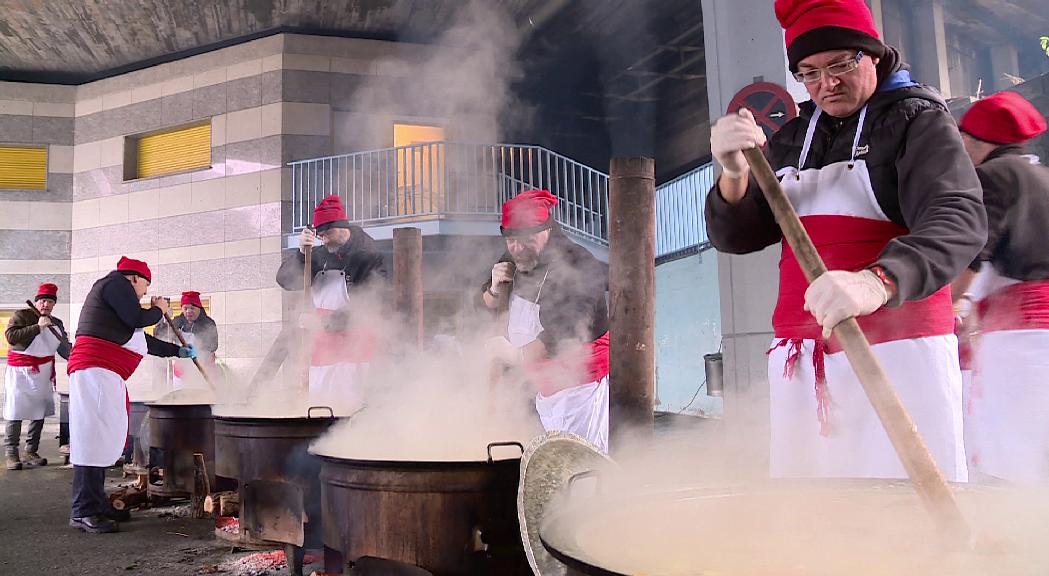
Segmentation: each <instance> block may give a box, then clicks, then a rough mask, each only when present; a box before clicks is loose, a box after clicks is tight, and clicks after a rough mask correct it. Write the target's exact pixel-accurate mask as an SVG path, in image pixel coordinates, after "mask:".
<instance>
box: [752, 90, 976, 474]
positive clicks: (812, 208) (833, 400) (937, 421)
mask: <svg viewBox="0 0 1049 576" xmlns="http://www.w3.org/2000/svg"><path fill="white" fill-rule="evenodd" d="M821 113H822V112H821V111H820V110H818V109H817V111H816V113H815V114H814V115H813V117H812V119H811V120H810V122H809V126H808V131H807V133H806V136H805V144H804V147H803V149H802V152H801V157H800V159H799V162H798V166H799V167H804V166H805V161H806V159H807V157H808V153H809V149H810V146H811V144H812V138H813V135H814V133H815V130H816V125H817V122H818V120H819V117H820V115H821ZM866 114H867V110H866V108H864V109H863V110H862V111H861V112H860V118H859V124H858V128H857V131H856V134H855V137H854V140H853V146H852V150H853V156H852V158H851V159H850V160H848V161H845V162H837V163H833V164H829V165H827V166H824V167H823V168H819V169H806V170H800V169H799V168H794V167H787V168H784V169H781V170H780V171H779V172H778V175H779V177H780V179H781V182H782V184H783V189H784V191H785V192H786V193H787V196H788V197H789V198H790V200H791V203H792V204H793V205H794V208H795V209H796V210H797V212H798V215H799V216H800V217H801V221H802V224H804V225H805V228H806V230H807V231H808V232H809V234H810V236H811V237H812V240H813V242H814V243H815V244H816V248H817V250H818V251H819V253H820V255H821V256H822V257H823V260H824V262H825V263H826V264H827V267H828V268H829V269H831V270H852V271H857V270H862V269H864V268H866V267H868V266H870V265H871V264H873V263H874V262H875V261H876V260H877V258H878V256H879V254H880V253H881V252H882V250H883V249H884V248H885V245H886V244H887V243H888V242H889V241H890V240H891V239H893V238H895V237H897V236H901V235H904V234H906V233H907V229H905V228H903V227H901V226H898V225H896V224H895V223H893V222H891V221H890V220H889V218H888V217H887V216H886V215H885V213H884V212H883V211H882V210H881V207H880V206H879V205H878V201H877V199H876V197H875V195H874V189H873V187H872V185H871V182H870V173H869V172H868V170H867V166H866V163H865V161H864V160H862V159H859V158H856V151H857V149H858V147H859V143H860V136H861V133H862V129H863V124H864V120H865V118H866ZM909 193H920V191H910V192H909ZM807 288H808V282H807V281H806V280H805V278H804V275H803V274H802V271H801V268H800V267H799V265H798V263H797V260H796V258H795V256H794V254H793V252H792V251H791V249H790V247H789V246H788V245H787V244H786V243H784V244H783V253H782V257H781V259H780V288H779V300H778V302H777V304H776V310H775V312H774V314H773V320H772V323H773V327H774V329H775V335H776V337H775V339H774V340H773V342H772V346H771V348H770V350H769V369H768V375H769V384H770V399H771V403H770V406H771V435H772V438H771V447H770V449H771V453H770V466H769V468H770V473H771V475H772V476H773V477H861V478H905V477H906V472H905V471H904V469H903V465H902V464H901V463H900V461H899V458H898V457H897V456H896V453H895V451H894V450H893V448H892V445H891V444H890V442H889V439H888V436H887V435H886V434H885V430H884V429H883V428H882V425H881V422H880V421H879V420H878V417H877V415H876V414H875V413H874V409H873V408H872V407H871V405H870V402H869V400H868V399H867V396H866V394H865V393H864V391H863V388H862V386H861V385H860V383H859V380H858V379H857V378H856V375H855V374H854V373H853V371H852V368H851V366H850V365H849V362H848V359H847V358H846V357H845V354H844V353H842V352H841V348H840V346H839V345H838V343H837V341H836V339H835V338H831V340H830V341H827V342H824V341H822V338H821V330H822V329H821V328H820V326H819V325H818V324H817V323H816V320H815V318H813V316H812V315H811V314H810V313H809V312H807V311H805V310H804V309H803V306H804V301H805V300H804V299H805V290H806V289H807ZM858 320H859V322H860V325H861V326H862V327H863V330H864V332H865V333H866V335H867V338H868V339H869V340H870V342H871V344H872V345H873V346H872V348H873V351H874V354H875V355H876V356H877V357H878V359H879V360H880V361H881V363H882V366H883V367H884V368H885V371H886V373H887V374H888V376H889V380H890V381H891V382H892V383H893V384H894V385H895V387H896V392H897V394H898V395H899V396H900V399H901V400H902V401H903V404H904V406H905V407H906V408H907V410H908V412H910V415H911V418H912V419H913V420H914V422H915V424H916V425H917V427H918V431H919V432H920V433H921V434H922V435H923V436H924V438H925V441H926V443H927V444H928V445H929V449H930V450H931V451H932V454H933V456H934V457H935V458H936V461H937V463H938V464H939V465H940V467H941V469H942V470H943V472H944V474H945V476H946V477H947V478H948V479H949V480H954V481H965V480H966V479H967V471H966V466H965V454H964V447H963V442H962V398H961V389H962V388H961V374H960V371H959V368H958V341H957V338H956V337H955V336H954V333H953V328H954V316H953V311H952V307H951V298H950V292H949V289H948V288H946V287H945V288H944V289H942V290H940V291H938V292H936V293H935V294H933V295H932V296H930V297H929V298H927V299H925V300H921V301H912V302H907V303H905V304H904V305H902V306H900V307H898V308H882V309H880V310H878V311H877V312H875V313H874V314H871V315H869V316H865V317H862V318H859V319H858Z"/></svg>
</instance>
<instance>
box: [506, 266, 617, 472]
mask: <svg viewBox="0 0 1049 576" xmlns="http://www.w3.org/2000/svg"><path fill="white" fill-rule="evenodd" d="M545 281H546V278H545V277H544V278H543V282H542V283H540V286H539V292H538V294H536V297H535V300H534V301H531V300H527V299H525V298H521V297H520V296H518V295H516V294H514V295H511V296H510V308H509V311H508V314H507V334H506V337H507V339H508V340H509V341H510V343H511V344H513V345H514V346H516V347H518V348H522V347H524V346H527V345H528V344H530V343H532V342H534V341H535V340H536V338H537V337H538V336H539V334H540V333H541V332H542V331H543V325H542V323H540V321H539V306H540V305H539V295H540V294H542V284H543V283H545ZM584 348H585V349H584V350H583V351H582V352H581V353H582V355H583V356H584V358H583V360H584V361H583V362H581V363H579V364H581V365H580V366H576V365H574V364H576V363H575V362H573V363H572V364H573V365H572V366H570V365H569V364H568V362H567V361H566V360H563V359H556V358H555V359H551V360H545V361H540V362H537V363H534V364H532V365H530V366H527V367H526V368H527V369H528V371H529V373H530V375H531V379H532V380H533V382H534V383H535V385H536V386H537V387H538V388H539V391H538V393H537V394H536V396H535V409H536V412H538V413H539V419H540V420H541V421H542V423H543V429H544V430H546V431H547V432H552V431H561V432H570V433H572V434H575V435H577V436H580V437H582V438H584V439H586V440H587V441H588V442H590V443H591V444H593V445H594V446H596V447H597V448H598V449H599V450H601V451H602V452H608V333H607V332H606V333H605V334H603V335H602V336H601V337H600V338H598V339H597V340H595V341H593V342H591V343H589V345H588V346H586V347H584ZM576 372H578V373H579V374H573V373H576ZM566 378H578V379H579V380H581V382H579V384H577V385H575V386H568V387H565V386H564V384H565V380H566Z"/></svg>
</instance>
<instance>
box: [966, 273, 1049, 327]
mask: <svg viewBox="0 0 1049 576" xmlns="http://www.w3.org/2000/svg"><path fill="white" fill-rule="evenodd" d="M978 310H979V314H980V331H981V332H994V331H998V330H1049V280H1032V281H1030V282H1020V283H1019V284H1012V285H1010V286H1006V287H1005V288H1002V289H1000V290H998V291H996V292H994V293H993V294H991V295H990V296H988V297H986V298H984V299H983V300H981V301H980V304H979V308H978Z"/></svg>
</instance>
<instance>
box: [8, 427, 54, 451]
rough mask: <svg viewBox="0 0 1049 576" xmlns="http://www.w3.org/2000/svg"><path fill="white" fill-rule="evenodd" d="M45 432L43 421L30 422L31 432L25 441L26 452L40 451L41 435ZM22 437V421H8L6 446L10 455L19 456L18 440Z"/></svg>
mask: <svg viewBox="0 0 1049 576" xmlns="http://www.w3.org/2000/svg"><path fill="white" fill-rule="evenodd" d="M43 430H44V420H43V419H40V420H30V421H29V432H28V433H27V434H26V439H25V449H26V452H36V451H38V450H40V433H41V432H42V431H43ZM21 436H22V421H21V420H7V425H6V426H5V427H4V446H6V447H7V453H8V454H18V440H19V438H20V437H21Z"/></svg>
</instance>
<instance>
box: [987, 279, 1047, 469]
mask: <svg viewBox="0 0 1049 576" xmlns="http://www.w3.org/2000/svg"><path fill="white" fill-rule="evenodd" d="M980 276H981V277H983V278H981V280H982V284H983V285H984V286H988V285H989V286H992V287H993V290H992V291H991V292H990V293H989V294H988V295H987V296H986V297H984V298H983V299H981V300H980V301H979V303H978V311H979V321H980V339H979V342H978V344H977V346H976V353H975V357H974V362H973V392H972V404H971V405H972V415H971V416H970V420H971V425H972V428H973V429H974V431H975V433H974V436H975V438H974V448H973V452H974V455H973V459H974V464H975V466H976V468H977V469H978V470H979V472H980V473H982V474H986V475H989V476H993V477H995V478H1000V479H1003V480H1008V481H1011V482H1016V483H1022V484H1036V483H1044V482H1046V481H1049V280H1041V281H1033V282H1019V281H1016V280H1012V279H1008V278H1004V277H1002V276H1000V275H998V274H997V273H996V272H995V271H994V269H993V268H992V267H991V266H990V265H988V264H986V263H985V265H984V269H983V270H982V271H981V272H980Z"/></svg>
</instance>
